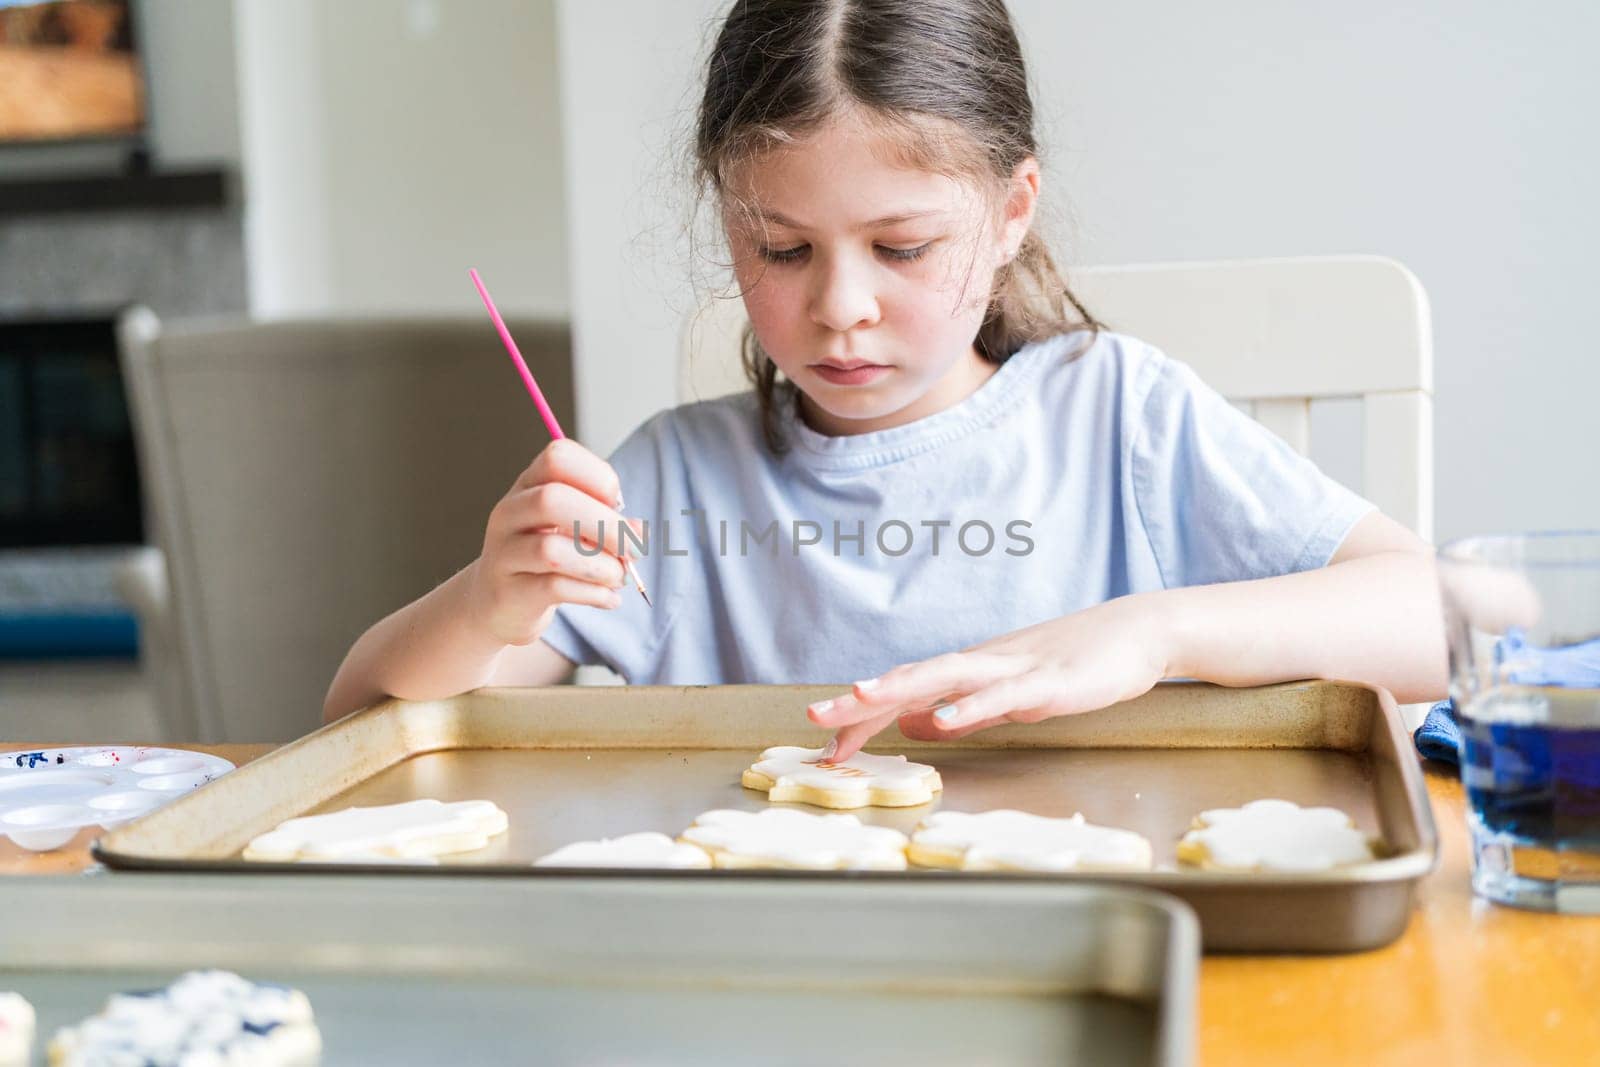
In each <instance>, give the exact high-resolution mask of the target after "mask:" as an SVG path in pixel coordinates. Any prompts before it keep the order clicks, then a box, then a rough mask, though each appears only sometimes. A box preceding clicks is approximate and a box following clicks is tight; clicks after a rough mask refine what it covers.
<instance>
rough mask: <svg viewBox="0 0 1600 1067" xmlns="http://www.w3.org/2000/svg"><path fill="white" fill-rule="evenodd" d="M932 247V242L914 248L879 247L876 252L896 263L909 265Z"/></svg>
mask: <svg viewBox="0 0 1600 1067" xmlns="http://www.w3.org/2000/svg"><path fill="white" fill-rule="evenodd" d="M932 246H933V242H932V241H928V242H926V243H924V244H920V245H918V246H917V247H915V248H890V247H889V246H888V245H879V246H878V251H879V252H882V253H883V254H884V255H885V256H888V257H889V258H890V259H892V260H895V261H897V262H900V263H910V262H911V261H912V260H916V259H921V258H922V255H923V253H924V252H926V251H927V250H928V249H929V248H931V247H932Z"/></svg>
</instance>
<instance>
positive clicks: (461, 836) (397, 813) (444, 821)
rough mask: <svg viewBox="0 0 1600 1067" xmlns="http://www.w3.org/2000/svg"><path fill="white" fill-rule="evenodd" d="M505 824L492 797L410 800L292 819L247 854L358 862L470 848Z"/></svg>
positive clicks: (486, 840) (483, 842) (249, 856)
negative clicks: (375, 857) (367, 859)
mask: <svg viewBox="0 0 1600 1067" xmlns="http://www.w3.org/2000/svg"><path fill="white" fill-rule="evenodd" d="M505 828H506V813H505V812H503V811H501V810H500V809H499V808H498V807H496V806H495V805H494V804H493V803H491V802H490V801H487V800H461V801H456V802H455V803H451V804H446V803H444V802H443V801H438V800H410V801H406V802H405V803H403V804H385V805H382V806H379V807H371V808H346V809H345V810H343V811H335V812H330V813H328V814H326V815H306V816H302V817H300V818H298V819H289V820H288V821H286V822H283V823H280V824H279V825H278V827H277V829H275V830H270V831H268V832H267V833H264V834H262V835H261V836H259V837H257V838H255V839H254V840H252V841H251V842H250V844H249V845H248V846H247V847H246V848H245V851H244V858H245V859H255V860H293V859H311V860H337V859H348V860H351V861H352V862H355V861H360V860H364V859H365V858H366V857H368V856H398V857H413V856H431V855H437V854H439V853H441V852H469V851H471V850H473V849H478V848H482V847H483V846H484V845H486V844H488V843H489V838H491V837H493V836H494V835H495V834H498V833H501V832H503V831H504V830H505Z"/></svg>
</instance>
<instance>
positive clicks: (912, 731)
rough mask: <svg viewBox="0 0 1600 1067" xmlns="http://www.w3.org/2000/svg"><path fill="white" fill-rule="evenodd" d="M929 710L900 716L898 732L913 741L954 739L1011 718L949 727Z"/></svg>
mask: <svg viewBox="0 0 1600 1067" xmlns="http://www.w3.org/2000/svg"><path fill="white" fill-rule="evenodd" d="M933 716H934V713H933V712H931V711H914V712H911V713H909V714H906V715H902V716H900V732H901V733H903V734H905V735H906V736H907V737H909V738H911V740H913V741H955V740H957V739H959V738H962V737H966V736H967V735H968V734H975V733H977V732H978V731H979V730H987V729H988V728H989V727H991V726H999V725H1001V724H1003V723H1006V722H1009V721H1011V720H1009V719H1006V718H1004V717H1001V718H998V719H981V720H978V721H976V722H969V723H967V724H966V725H964V726H958V727H949V726H946V725H945V724H944V723H941V722H940V721H939V720H938V719H935V718H934V717H933Z"/></svg>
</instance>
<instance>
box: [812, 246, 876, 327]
mask: <svg viewBox="0 0 1600 1067" xmlns="http://www.w3.org/2000/svg"><path fill="white" fill-rule="evenodd" d="M811 321H812V322H815V323H816V324H817V325H819V326H822V327H824V328H826V329H829V330H833V331H834V332H836V333H844V332H845V331H847V330H852V329H856V328H858V327H861V326H871V325H873V324H874V323H876V322H877V321H878V296H877V293H875V292H874V291H873V288H872V284H871V281H870V274H869V272H866V271H862V270H860V269H858V268H853V267H852V265H851V264H849V263H845V262H841V261H839V260H834V261H833V262H831V263H826V264H821V265H819V267H818V275H817V279H816V288H815V290H814V291H813V292H812V296H811Z"/></svg>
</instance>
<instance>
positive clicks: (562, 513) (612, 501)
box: [467, 440, 638, 645]
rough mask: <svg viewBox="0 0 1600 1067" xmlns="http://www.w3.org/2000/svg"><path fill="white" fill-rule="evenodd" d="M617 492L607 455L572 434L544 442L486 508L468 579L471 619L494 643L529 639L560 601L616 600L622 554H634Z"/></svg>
mask: <svg viewBox="0 0 1600 1067" xmlns="http://www.w3.org/2000/svg"><path fill="white" fill-rule="evenodd" d="M620 496H621V484H620V482H619V481H618V479H617V472H616V471H614V470H612V469H611V465H610V464H609V463H607V462H606V461H605V460H603V459H601V458H600V457H599V456H597V455H595V454H594V453H593V452H590V451H589V450H588V449H587V448H584V447H583V446H582V445H580V444H578V443H577V442H575V441H571V440H560V441H552V442H550V444H549V445H548V446H547V447H546V448H545V450H544V451H543V452H540V453H539V455H538V458H536V459H535V460H534V461H533V463H532V465H530V466H529V467H528V469H527V470H525V471H523V472H522V474H521V476H520V477H518V478H517V480H516V483H515V484H514V485H512V487H511V489H510V491H509V492H507V493H506V495H505V496H504V497H502V498H501V500H500V502H499V503H498V504H496V505H495V507H494V510H493V511H492V512H490V513H489V524H488V528H487V529H486V530H485V532H484V535H483V552H482V554H480V555H479V556H478V558H477V559H476V560H475V561H473V563H472V564H471V566H470V568H469V569H470V570H471V571H472V574H471V577H470V581H469V582H468V583H467V603H468V612H469V615H470V617H471V619H472V621H473V624H474V626H475V627H476V628H477V629H478V630H479V631H480V632H483V633H486V634H488V635H489V636H490V637H491V638H492V639H493V640H494V641H496V642H498V643H500V644H505V645H527V644H531V643H532V642H533V641H534V640H536V639H537V638H538V636H539V635H540V634H541V633H543V632H544V628H545V626H546V624H548V623H549V621H550V616H551V615H552V614H553V613H554V612H555V608H556V605H558V604H589V605H592V606H594V607H600V608H614V607H616V606H617V605H618V604H620V603H621V602H622V601H621V597H620V595H619V592H618V591H619V590H620V589H621V588H622V583H623V578H624V577H625V574H626V572H625V571H624V570H623V566H622V562H621V559H620V557H621V555H622V553H623V552H624V551H628V552H629V554H630V555H637V552H634V551H632V546H631V545H630V546H628V547H627V548H626V549H625V547H624V545H623V544H622V543H621V540H620V535H621V524H622V522H623V519H622V516H621V515H620V514H618V512H617V508H618V507H619V506H620V504H621V499H620ZM574 524H577V528H578V530H579V532H580V533H581V535H582V538H583V545H584V550H583V551H580V550H579V545H578V543H577V542H575V540H574V538H573V529H574ZM602 524H603V526H602ZM630 525H633V527H634V530H635V532H637V531H638V526H637V525H636V524H630ZM602 529H603V530H604V533H605V539H604V541H603V542H600V541H599V540H598V537H599V534H600V532H601V530H602Z"/></svg>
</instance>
